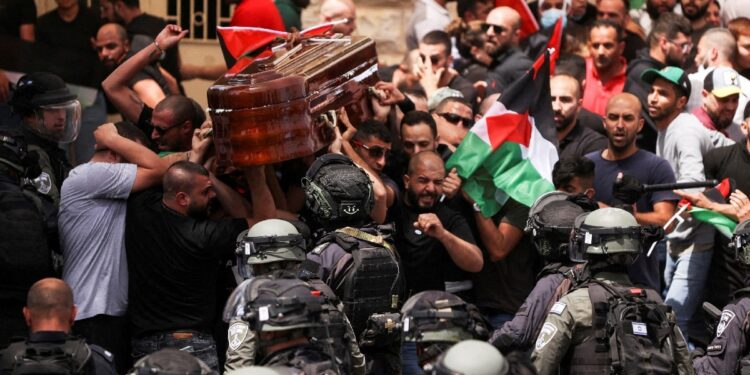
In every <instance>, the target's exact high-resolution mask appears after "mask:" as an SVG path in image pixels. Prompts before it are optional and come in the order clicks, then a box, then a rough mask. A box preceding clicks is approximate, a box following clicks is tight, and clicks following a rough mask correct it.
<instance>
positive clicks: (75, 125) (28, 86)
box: [10, 72, 81, 143]
mask: <svg viewBox="0 0 750 375" xmlns="http://www.w3.org/2000/svg"><path fill="white" fill-rule="evenodd" d="M10 105H11V107H12V108H13V111H14V112H16V113H18V114H19V115H21V116H22V117H24V118H26V117H29V116H34V117H33V118H34V120H32V121H31V122H28V121H26V120H24V123H25V124H26V126H28V127H29V129H30V130H31V131H33V132H34V133H36V134H37V135H39V136H40V137H42V138H45V139H47V140H50V141H53V142H61V143H68V142H72V141H74V140H75V139H76V138H77V137H78V131H79V130H80V128H81V103H80V102H78V100H77V96H76V95H75V94H74V93H72V92H71V91H70V90H69V89H68V86H67V85H66V84H65V82H64V81H63V80H62V78H60V77H58V76H56V75H54V74H52V73H46V72H35V73H29V74H26V75H24V76H23V77H21V78H20V79H19V80H18V82H17V83H16V88H15V91H14V92H13V97H12V98H11V101H10Z"/></svg>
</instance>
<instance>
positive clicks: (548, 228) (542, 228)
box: [526, 191, 585, 262]
mask: <svg viewBox="0 0 750 375" xmlns="http://www.w3.org/2000/svg"><path fill="white" fill-rule="evenodd" d="M569 198H570V196H569V195H568V194H567V193H563V192H559V191H553V192H550V193H547V194H544V195H542V196H541V197H539V199H537V200H536V202H534V204H533V205H532V206H531V209H530V210H529V219H528V221H527V222H526V232H527V233H530V234H531V239H532V242H533V244H534V247H535V248H536V250H537V251H538V252H539V254H540V255H541V256H542V257H543V258H544V260H545V261H546V262H560V261H566V260H568V259H569V258H568V243H569V240H570V232H571V231H572V230H573V224H574V222H575V219H576V217H578V215H580V214H582V213H584V212H585V210H584V209H583V208H582V207H581V206H580V205H578V204H576V203H574V202H572V201H571V200H570V199H569Z"/></svg>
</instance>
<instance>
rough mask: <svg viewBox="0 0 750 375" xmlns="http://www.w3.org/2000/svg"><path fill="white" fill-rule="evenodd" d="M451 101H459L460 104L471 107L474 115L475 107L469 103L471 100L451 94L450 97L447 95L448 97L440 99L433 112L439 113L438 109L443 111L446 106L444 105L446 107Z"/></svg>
mask: <svg viewBox="0 0 750 375" xmlns="http://www.w3.org/2000/svg"><path fill="white" fill-rule="evenodd" d="M450 103H459V104H463V105H465V106H467V107H469V109H471V114H472V115H474V109H473V108H471V104H469V102H468V101H466V99H464V98H461V97H458V96H449V97H447V98H445V99H443V100H441V101H440V103H438V105H437V106H435V109H433V110H432V111H431V112H433V113H438V111H442V110H443V108H444V107H445V106H446V105H448V104H450Z"/></svg>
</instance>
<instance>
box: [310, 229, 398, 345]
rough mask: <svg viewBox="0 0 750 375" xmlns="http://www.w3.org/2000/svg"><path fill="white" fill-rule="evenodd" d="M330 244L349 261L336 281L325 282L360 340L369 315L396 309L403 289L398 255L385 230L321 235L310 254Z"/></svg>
mask: <svg viewBox="0 0 750 375" xmlns="http://www.w3.org/2000/svg"><path fill="white" fill-rule="evenodd" d="M332 243H335V244H336V245H338V246H340V247H341V248H343V249H344V250H345V251H346V252H347V253H349V254H351V256H352V261H351V264H350V265H349V266H348V267H347V269H346V270H344V271H342V272H341V275H340V276H338V278H337V280H336V281H333V280H332V279H333V277H329V279H331V280H326V279H324V281H326V283H327V284H328V285H329V286H330V287H331V288H332V289H333V290H334V292H335V293H336V295H337V296H338V297H339V299H340V300H341V302H342V303H343V305H344V312H345V313H346V316H347V317H348V318H349V321H350V322H351V324H352V328H353V329H354V332H355V333H356V334H357V337H358V338H359V336H360V335H361V334H362V332H363V331H364V330H365V328H367V320H368V319H369V317H370V316H371V315H373V314H379V313H387V312H394V311H397V309H398V304H399V297H400V295H401V292H402V290H403V277H402V274H401V266H400V263H399V259H398V255H397V254H396V252H395V250H394V249H393V247H392V245H391V242H390V240H389V234H388V232H387V227H379V228H378V229H375V228H362V229H356V228H351V227H346V228H342V229H338V230H336V231H335V232H333V233H329V234H328V235H325V236H323V237H322V238H321V240H320V241H318V245H317V246H316V248H315V249H313V251H312V252H311V254H312V255H313V256H314V255H316V251H318V253H317V255H320V253H322V252H323V251H325V249H326V248H327V247H328V246H329V245H331V244H332ZM310 262H311V261H310V256H308V261H307V262H305V263H303V268H306V267H309V266H310ZM312 262H313V263H314V261H312ZM312 273H313V274H315V273H317V270H312ZM331 276H335V275H331Z"/></svg>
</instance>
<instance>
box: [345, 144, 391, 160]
mask: <svg viewBox="0 0 750 375" xmlns="http://www.w3.org/2000/svg"><path fill="white" fill-rule="evenodd" d="M352 143H353V144H354V145H356V146H357V147H362V148H363V149H365V150H367V153H368V154H369V155H370V157H371V158H373V159H380V158H382V157H384V156H388V152H390V151H391V150H389V149H387V148H385V147H382V146H367V145H365V144H364V143H362V142H359V141H352Z"/></svg>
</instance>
